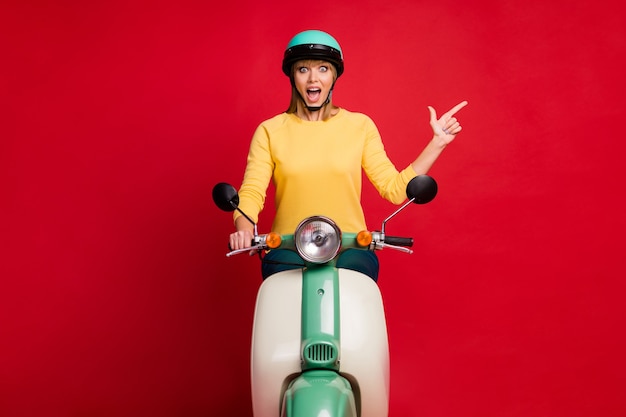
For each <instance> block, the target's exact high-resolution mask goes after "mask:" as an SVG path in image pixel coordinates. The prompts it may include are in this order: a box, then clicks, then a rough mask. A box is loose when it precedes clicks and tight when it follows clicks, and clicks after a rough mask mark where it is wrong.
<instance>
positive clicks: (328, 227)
mask: <svg viewBox="0 0 626 417" xmlns="http://www.w3.org/2000/svg"><path fill="white" fill-rule="evenodd" d="M294 239H295V243H296V249H297V250H298V253H299V254H300V256H301V257H302V259H304V260H305V261H308V262H312V263H317V264H322V263H325V262H328V261H330V260H331V259H333V258H334V257H335V256H337V254H338V253H339V248H340V247H341V230H339V227H337V225H336V224H335V222H333V221H332V220H330V219H329V218H327V217H322V216H314V217H309V218H308V219H305V220H303V221H302V222H301V223H300V224H299V225H298V227H297V228H296V233H295V234H294Z"/></svg>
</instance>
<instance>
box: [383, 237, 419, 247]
mask: <svg viewBox="0 0 626 417" xmlns="http://www.w3.org/2000/svg"><path fill="white" fill-rule="evenodd" d="M385 243H387V244H389V245H394V246H404V247H407V248H410V247H411V246H413V238H412V237H400V236H385Z"/></svg>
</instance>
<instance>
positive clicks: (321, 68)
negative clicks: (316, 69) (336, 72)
mask: <svg viewBox="0 0 626 417" xmlns="http://www.w3.org/2000/svg"><path fill="white" fill-rule="evenodd" d="M326 71H328V67H327V66H326V65H322V66H320V72H326Z"/></svg>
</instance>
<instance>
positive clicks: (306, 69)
mask: <svg viewBox="0 0 626 417" xmlns="http://www.w3.org/2000/svg"><path fill="white" fill-rule="evenodd" d="M293 78H294V82H295V85H296V89H297V90H298V92H299V93H300V95H301V96H302V98H303V99H304V101H305V102H306V104H307V106H321V105H322V104H323V103H324V101H325V100H326V97H328V94H329V93H330V90H331V88H332V86H333V83H334V81H335V72H334V68H333V66H332V64H331V63H330V62H326V61H298V62H296V63H295V64H294V77H293Z"/></svg>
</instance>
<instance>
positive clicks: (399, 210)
mask: <svg viewBox="0 0 626 417" xmlns="http://www.w3.org/2000/svg"><path fill="white" fill-rule="evenodd" d="M413 201H415V197H413V198H412V199H410V200H409V201H407V202H406V203H404V204H403V205H402V207H400V208H399V209H398V210H396V211H394V212H393V213H392V214H391V216H389V217H387V218H386V219H385V220H383V226H382V227H381V230H380V232H381V233H382V235H383V237H384V236H385V225H386V224H387V221H389V220H391V218H392V217H394V216H395V215H396V214H398V213H400V212H401V211H402V210H404V208H405V207H406V206H408V205H409V204H411V203H412V202H413Z"/></svg>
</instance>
